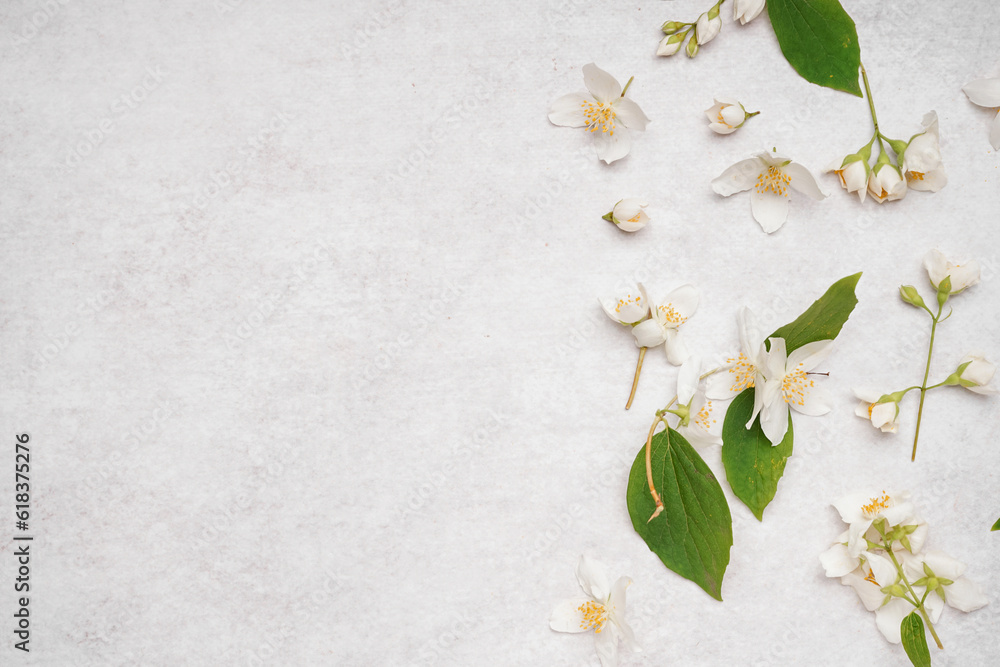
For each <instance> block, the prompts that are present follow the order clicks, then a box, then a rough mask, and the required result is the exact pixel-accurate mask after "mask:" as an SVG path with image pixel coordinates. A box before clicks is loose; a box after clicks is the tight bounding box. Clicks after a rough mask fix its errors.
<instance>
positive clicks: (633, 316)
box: [598, 284, 649, 324]
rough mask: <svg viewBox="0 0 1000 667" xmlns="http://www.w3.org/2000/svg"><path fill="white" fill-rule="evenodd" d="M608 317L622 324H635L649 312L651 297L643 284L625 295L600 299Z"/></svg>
mask: <svg viewBox="0 0 1000 667" xmlns="http://www.w3.org/2000/svg"><path fill="white" fill-rule="evenodd" d="M598 301H599V302H600V303H601V308H603V309H604V312H605V313H606V314H607V316H608V317H610V318H611V319H613V320H614V321H615V322H620V323H621V324H635V323H636V322H638V321H640V320H642V319H644V318H645V317H646V316H647V315H648V314H649V298H648V297H647V296H646V289H645V288H644V287H643V286H642V284H639V285H638V289H637V290H634V291H633V290H630V291H629V292H628V293H626V294H625V295H624V296H619V297H603V298H600V299H598Z"/></svg>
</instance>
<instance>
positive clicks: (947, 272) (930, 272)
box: [924, 250, 980, 294]
mask: <svg viewBox="0 0 1000 667" xmlns="http://www.w3.org/2000/svg"><path fill="white" fill-rule="evenodd" d="M924 268H925V269H927V277H928V278H929V279H930V281H931V285H933V286H934V289H937V288H938V285H940V284H941V281H942V280H944V279H945V277H946V276H948V277H950V278H951V294H958V293H959V292H961V291H962V290H964V289H965V288H967V287H971V286H973V285H975V284H976V283H978V282H979V273H980V270H979V262H977V261H976V260H974V259H971V260H969V261H968V262H962V263H961V264H953V263H952V262H951V261H949V260H948V259H947V258H946V257H945V256H944V255H943V254H941V251H940V250H931V251H930V252H929V253H927V256H926V257H924Z"/></svg>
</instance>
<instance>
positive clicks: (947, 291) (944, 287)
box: [937, 276, 951, 306]
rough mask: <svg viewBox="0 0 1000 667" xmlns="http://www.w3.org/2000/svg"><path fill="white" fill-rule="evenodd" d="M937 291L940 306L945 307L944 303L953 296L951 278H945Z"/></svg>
mask: <svg viewBox="0 0 1000 667" xmlns="http://www.w3.org/2000/svg"><path fill="white" fill-rule="evenodd" d="M937 291H938V292H937V301H938V305H939V306H943V305H944V302H945V301H947V300H948V297H949V296H951V276H945V277H944V280H942V281H941V282H939V283H938V288H937Z"/></svg>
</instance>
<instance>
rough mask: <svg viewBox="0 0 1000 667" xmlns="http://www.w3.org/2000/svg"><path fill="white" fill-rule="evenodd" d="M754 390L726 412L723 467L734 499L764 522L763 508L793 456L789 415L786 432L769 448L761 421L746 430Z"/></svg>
mask: <svg viewBox="0 0 1000 667" xmlns="http://www.w3.org/2000/svg"><path fill="white" fill-rule="evenodd" d="M753 393H754V389H753V388H752V387H751V388H750V389H744V390H743V391H742V392H741V393H740V394H739V395H738V396H737V397H736V398H735V399H733V402H732V404H731V405H730V406H729V410H727V411H726V420H725V421H724V422H723V424H722V442H723V445H722V464H723V465H724V466H726V479H727V480H729V486H730V487H732V489H733V493H735V494H736V497H737V498H739V499H740V500H742V501H743V504H745V505H746V506H747V507H749V508H750V511H751V512H753V514H754V516H755V517H757V520H758V521H761V520H763V518H764V508H765V507H767V505H768V503H770V502H771V500H772V499H773V498H774V494H775V493H776V492H777V490H778V480H780V479H781V475H782V474H784V472H785V462H786V461H787V460H788V457H789V456H791V455H792V415H791V414H789V415H788V432H787V433H786V434H785V437H784V439H783V440H782V441H781V442H780V443H779V444H777V445H775V446H772V445H771V441H770V440H768V439H767V436H766V435H764V431H763V430H761V428H760V420H759V419H758V420H755V421H754V423H753V426H751V427H750V428H749V429H748V428H747V427H746V425H747V422H748V421H750V415H752V414H753Z"/></svg>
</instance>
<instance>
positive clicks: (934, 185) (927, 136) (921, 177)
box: [898, 111, 948, 196]
mask: <svg viewBox="0 0 1000 667" xmlns="http://www.w3.org/2000/svg"><path fill="white" fill-rule="evenodd" d="M922 124H923V126H924V131H923V132H921V133H920V134H916V135H914V136H913V137H912V138H911V139H910V142H909V143H908V144H907V145H906V150H904V151H903V153H902V155H899V156H898V158H899V160H900V163H901V165H900V166H901V167H902V170H903V174H904V175H905V176H906V182H907V184H908V185H909V187H911V188H912V189H914V190H923V191H927V192H937V191H938V190H940V189H941V188H943V187H944V186H945V185H947V184H948V176H947V175H945V173H944V165H943V164H942V163H941V146H940V144H939V141H938V120H937V114H936V113H935V112H933V111H930V112H928V113H927V114H926V115H925V116H924V119H923V122H922ZM901 196H902V195H901Z"/></svg>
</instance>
